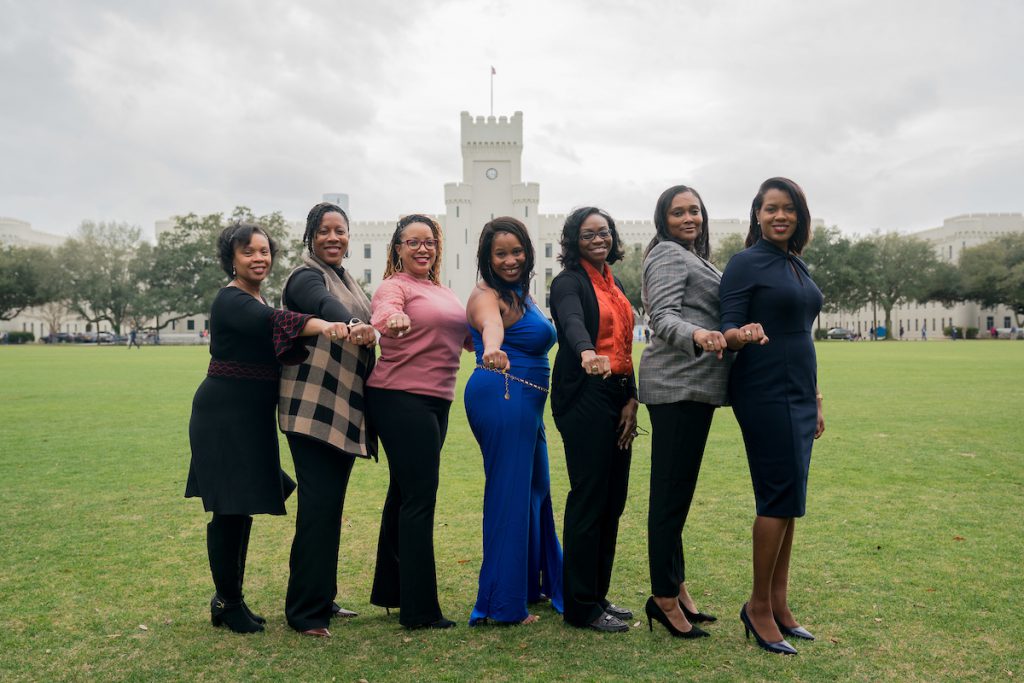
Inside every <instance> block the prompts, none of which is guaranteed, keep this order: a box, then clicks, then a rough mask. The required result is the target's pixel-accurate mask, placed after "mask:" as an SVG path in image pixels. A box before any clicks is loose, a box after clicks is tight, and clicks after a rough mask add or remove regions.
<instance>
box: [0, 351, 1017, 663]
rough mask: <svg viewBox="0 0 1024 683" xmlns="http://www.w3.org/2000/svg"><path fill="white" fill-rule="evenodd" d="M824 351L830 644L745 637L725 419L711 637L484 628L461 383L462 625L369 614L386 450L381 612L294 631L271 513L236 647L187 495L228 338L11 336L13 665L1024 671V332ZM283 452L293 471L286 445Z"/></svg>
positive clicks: (821, 488)
mask: <svg viewBox="0 0 1024 683" xmlns="http://www.w3.org/2000/svg"><path fill="white" fill-rule="evenodd" d="M818 354H819V373H820V386H821V389H822V391H823V393H824V395H825V401H826V403H825V406H826V424H827V431H826V434H825V436H824V437H823V438H822V439H821V441H819V442H818V445H817V446H816V448H815V452H814V458H813V463H812V468H811V482H810V497H809V501H808V514H807V517H805V518H804V519H803V520H801V521H800V522H799V524H798V527H797V538H796V546H795V551H794V568H793V577H792V591H791V602H792V605H793V608H794V611H795V612H796V614H797V615H798V616H799V618H800V619H801V620H802V622H803V623H804V624H805V625H806V626H807V627H808V628H809V629H810V630H811V631H812V632H814V633H815V634H816V635H817V636H818V638H819V639H818V641H817V642H814V643H808V644H804V643H799V642H796V643H795V644H796V645H797V647H798V648H799V650H800V656H799V657H778V656H773V655H768V654H765V653H762V652H761V651H760V650H758V649H757V648H756V646H754V645H753V644H752V643H750V642H746V641H745V640H744V638H743V630H742V626H741V625H740V622H739V619H738V618H737V613H738V611H739V608H740V606H741V605H742V603H743V601H744V600H745V597H746V595H747V594H748V591H749V581H750V568H749V555H750V536H749V527H750V522H751V521H752V518H753V495H752V493H751V488H750V480H749V476H748V473H747V466H746V460H745V457H744V455H743V452H742V446H741V441H740V438H739V432H738V429H737V427H736V424H735V421H734V420H733V417H732V414H731V412H730V411H729V410H728V409H724V410H721V411H719V413H718V414H717V416H716V420H715V424H714V426H713V427H712V434H711V439H710V442H709V445H708V450H707V454H706V456H705V461H704V469H703V471H702V473H701V480H700V485H699V487H698V489H697V494H696V497H695V500H694V506H693V509H692V510H691V513H690V520H689V523H688V524H687V528H686V534H685V538H684V542H685V546H686V550H687V553H688V555H687V564H688V570H689V571H688V574H689V585H690V587H691V591H692V592H693V593H694V595H695V596H697V597H698V601H699V605H700V606H701V607H702V608H703V609H704V610H705V611H709V612H712V613H715V614H717V615H718V616H719V617H720V620H719V622H718V623H716V624H713V625H711V626H710V630H711V632H712V637H711V638H705V639H700V640H698V641H693V642H691V641H677V640H674V639H671V638H670V637H669V636H668V634H667V633H666V632H665V631H664V630H663V629H660V628H659V630H656V631H655V632H654V633H653V634H652V633H649V632H648V631H647V624H646V618H645V619H644V620H643V623H642V625H641V626H639V627H637V628H634V629H632V631H631V632H630V633H627V634H621V635H604V634H599V633H595V632H589V631H579V630H576V629H570V628H568V627H566V626H564V625H563V624H562V623H561V619H560V618H559V617H558V616H557V615H556V614H555V613H554V612H553V611H552V610H551V609H550V608H548V607H542V608H540V609H539V611H538V613H539V614H540V615H541V621H540V622H539V623H537V624H535V625H532V626H526V627H481V628H474V629H471V628H468V627H467V626H466V621H467V619H468V617H469V613H470V610H471V608H472V605H473V601H474V598H475V594H476V575H477V571H478V569H479V564H480V552H481V551H480V517H481V513H480V511H481V496H482V491H483V473H482V467H481V462H480V455H479V451H478V449H477V445H476V443H475V441H474V440H473V438H472V435H471V434H470V432H469V428H468V426H467V425H466V420H465V413H464V411H463V407H462V405H461V383H460V389H459V394H458V395H459V397H460V398H459V399H458V400H456V402H455V404H454V405H453V408H452V427H451V429H450V431H449V437H448V443H447V446H446V449H445V453H444V455H443V459H442V466H441V490H440V492H439V503H438V510H437V518H436V519H437V526H436V529H435V546H436V553H437V565H438V567H437V568H438V576H439V582H440V596H441V605H442V608H443V609H444V610H445V613H446V615H447V616H449V617H450V618H452V619H455V620H457V621H458V622H459V626H458V627H457V628H455V629H451V630H449V631H444V632H423V631H415V632H408V631H405V630H403V629H402V628H400V627H399V625H398V622H397V618H396V617H395V616H390V617H388V616H385V614H384V610H382V609H378V608H375V607H372V606H370V605H369V603H368V598H369V592H370V581H371V577H372V572H373V558H374V551H375V547H376V538H377V531H378V522H379V515H380V507H381V504H382V502H383V499H384V492H385V489H386V486H387V466H386V464H385V463H384V462H383V460H382V462H381V463H379V464H375V463H372V462H363V461H360V462H358V463H357V464H356V469H355V472H354V473H353V476H352V481H351V484H350V486H349V494H348V500H347V504H346V509H345V523H344V531H343V536H342V560H341V566H340V578H339V585H340V595H339V602H340V603H341V604H343V605H344V606H346V607H349V608H351V609H355V610H357V611H358V612H360V616H359V617H358V618H357V619H354V620H351V621H347V622H344V623H337V622H336V623H335V625H334V628H333V631H334V635H335V637H334V638H333V639H331V640H320V639H312V638H304V637H300V636H299V635H297V634H296V633H294V632H293V631H291V630H290V629H289V628H288V627H287V626H286V624H285V622H284V615H283V609H284V607H283V605H284V592H285V585H286V580H287V566H288V550H289V544H290V542H291V536H292V524H293V521H294V520H293V517H292V516H287V517H266V516H261V517H258V518H257V520H256V524H255V525H254V529H253V538H252V546H251V548H250V553H249V567H248V572H247V574H246V596H247V600H248V602H249V604H250V605H251V606H252V607H253V609H255V610H256V611H258V612H261V613H263V614H264V615H266V616H267V617H268V619H269V624H268V628H267V631H266V633H264V634H260V635H256V636H237V635H234V634H231V633H229V632H227V631H226V630H223V629H214V628H212V627H211V626H210V623H209V608H208V601H209V598H210V595H211V593H212V585H211V580H210V576H209V567H208V565H207V561H206V551H205V542H204V537H205V536H204V534H205V523H206V521H207V520H206V516H205V515H204V514H203V512H202V506H201V504H200V503H199V502H198V501H196V500H185V499H184V498H183V497H182V492H183V490H184V484H185V475H186V472H187V468H188V458H189V455H188V454H189V447H188V440H187V424H188V417H189V410H190V403H191V398H192V393H193V392H194V390H195V388H196V386H198V384H199V382H200V381H201V380H202V378H203V376H204V374H205V369H206V361H207V350H206V348H201V347H191V348H172V347H165V348H152V347H146V348H144V349H143V350H142V351H136V350H132V351H131V352H128V351H126V350H125V348H124V347H118V348H95V347H61V348H49V347H39V346H30V347H0V378H2V390H0V481H2V486H0V503H2V505H0V508H2V510H3V522H2V524H0V680H4V681H14V680H104V681H106V680H146V681H148V680H186V679H187V680H192V679H202V680H243V679H245V680H251V679H261V680H267V679H269V680H338V681H356V680H359V679H366V680H368V681H383V680H468V679H482V680H490V681H505V680H523V679H544V680H546V679H568V680H627V679H629V680H637V679H640V680H651V679H657V680H667V679H671V678H676V679H679V680H780V679H794V680H802V681H825V680H832V681H846V680H856V681H876V680H894V681H908V680H910V681H936V680H1019V679H1021V678H1024V598H1022V591H1021V589H1022V586H1024V581H1022V563H1024V462H1022V442H1024V430H1022V428H1021V421H1022V418H1024V411H1022V409H1021V406H1022V401H1024V381H1022V378H1024V344H1021V343H1014V342H1008V341H1007V342H1001V341H978V342H960V343H949V342H929V343H927V344H922V343H855V344H851V343H843V342H828V343H823V344H819V345H818ZM463 360H464V363H463V372H462V375H461V377H460V379H461V381H463V382H464V381H465V378H466V377H467V376H468V367H469V362H470V357H469V356H468V355H465V356H464V357H463ZM640 415H641V424H643V425H645V426H647V415H646V411H645V410H644V409H641V412H640ZM548 434H549V438H550V441H551V444H550V447H551V475H552V476H551V479H552V488H553V499H554V504H555V514H556V516H557V517H558V520H557V521H558V525H559V528H560V527H561V520H560V516H561V512H562V509H563V507H564V501H565V494H566V491H567V479H566V474H565V463H564V458H563V455H562V447H561V441H560V440H559V438H558V433H557V431H556V430H555V429H554V427H553V425H551V424H550V422H549V431H548ZM649 446H650V439H649V437H646V438H645V437H641V438H640V439H638V441H637V444H636V446H635V453H634V457H633V470H632V476H631V483H630V495H629V502H628V504H627V508H626V512H625V514H624V516H623V518H622V525H621V530H620V535H619V547H618V555H617V563H616V568H615V575H614V578H613V583H612V593H611V595H610V597H611V598H612V600H613V601H614V602H616V603H617V604H619V605H624V606H629V607H631V608H633V610H634V611H635V612H637V613H638V614H640V613H642V608H643V603H644V601H645V600H646V598H647V595H648V592H649V587H648V575H647V560H646V558H647V555H646V507H647V492H648V471H649V469H648V466H649ZM282 459H283V462H284V464H285V468H286V469H289V470H290V469H291V462H290V457H289V456H288V451H287V445H286V444H285V442H284V440H283V439H282ZM289 511H290V513H292V512H294V500H292V501H289ZM656 627H657V625H656Z"/></svg>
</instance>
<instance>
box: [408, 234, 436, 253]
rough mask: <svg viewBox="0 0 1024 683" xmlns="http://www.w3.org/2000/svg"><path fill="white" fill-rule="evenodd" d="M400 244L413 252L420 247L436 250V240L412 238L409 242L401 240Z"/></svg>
mask: <svg viewBox="0 0 1024 683" xmlns="http://www.w3.org/2000/svg"><path fill="white" fill-rule="evenodd" d="M402 244H404V245H405V246H407V247H409V248H410V249H412V250H413V251H416V250H417V249H419V248H420V245H422V246H424V247H426V248H427V249H437V240H421V239H417V238H415V237H413V238H412V239H411V240H402Z"/></svg>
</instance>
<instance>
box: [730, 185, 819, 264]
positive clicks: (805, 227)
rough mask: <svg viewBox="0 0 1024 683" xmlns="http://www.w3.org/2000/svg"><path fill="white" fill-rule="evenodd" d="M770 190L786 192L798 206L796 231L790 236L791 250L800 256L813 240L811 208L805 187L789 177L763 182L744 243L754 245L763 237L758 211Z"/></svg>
mask: <svg viewBox="0 0 1024 683" xmlns="http://www.w3.org/2000/svg"><path fill="white" fill-rule="evenodd" d="M768 190H781V191H782V192H785V193H786V194H788V195H789V199H790V200H791V201H792V202H793V205H794V207H796V232H794V233H793V236H792V237H790V238H789V250H790V251H791V252H793V253H794V254H796V255H798V256H799V255H800V254H801V253H802V252H803V250H804V247H806V246H807V243H808V242H810V241H811V210H810V208H808V206H807V196H806V195H804V191H803V189H801V187H800V186H799V185H797V184H796V183H795V182H793V181H792V180H790V179H789V178H769V179H768V180H766V181H764V182H763V183H761V188H760V189H759V190H758V191H757V194H756V195H754V201H753V203H751V205H750V228H749V229H748V230H747V239H746V240H745V241H744V243H743V244H744V245H745V246H747V247H752V246H754V244H755V243H756V242H757V241H758V240H760V239H761V224H760V223H759V222H758V220H757V212H758V211H760V210H761V207H762V206H763V205H764V195H765V193H767V192H768Z"/></svg>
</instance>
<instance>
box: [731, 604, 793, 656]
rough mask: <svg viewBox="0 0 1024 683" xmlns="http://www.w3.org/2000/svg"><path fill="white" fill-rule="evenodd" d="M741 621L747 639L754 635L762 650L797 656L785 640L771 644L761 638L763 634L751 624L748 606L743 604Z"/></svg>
mask: <svg viewBox="0 0 1024 683" xmlns="http://www.w3.org/2000/svg"><path fill="white" fill-rule="evenodd" d="M740 621H742V622H743V631H744V633H745V635H746V636H747V638H748V639H749V638H750V634H751V633H753V634H754V639H755V640H757V645H758V647H760V648H761V649H762V650H766V651H768V652H771V653H773V654H777V655H795V654H797V651H796V648H795V647H793V646H792V645H790V644H789V643H787V642H786V641H785V640H780V641H779V642H777V643H769V642H768V641H767V640H765V639H764V638H762V637H761V634H759V633H758V632H757V630H756V629H755V628H754V625H753V624H752V623H750V617H749V616H747V604H746V603H743V607H742V608H741V609H740Z"/></svg>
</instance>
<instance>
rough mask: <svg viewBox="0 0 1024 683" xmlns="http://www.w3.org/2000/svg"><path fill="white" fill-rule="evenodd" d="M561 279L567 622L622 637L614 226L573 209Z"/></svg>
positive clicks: (628, 428) (627, 412) (557, 281)
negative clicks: (616, 597) (615, 580)
mask: <svg viewBox="0 0 1024 683" xmlns="http://www.w3.org/2000/svg"><path fill="white" fill-rule="evenodd" d="M560 242H561V247H562V251H561V255H560V256H559V257H558V260H559V261H560V262H561V264H562V268H563V270H562V272H561V273H559V274H558V275H557V276H555V278H554V280H552V282H551V315H552V317H553V318H554V322H555V329H556V330H557V332H558V352H557V354H556V355H555V367H554V370H553V372H552V387H551V412H552V415H553V416H554V419H555V426H556V427H557V428H558V431H559V432H560V433H561V435H562V441H563V442H564V444H565V464H566V468H567V469H568V471H569V486H570V489H569V495H568V496H567V498H566V502H565V528H564V531H563V533H562V542H563V543H564V548H565V564H564V572H563V577H564V579H563V584H562V587H563V590H564V592H565V594H564V600H565V615H564V619H565V622H566V623H568V624H570V625H572V626H577V627H581V628H592V629H596V630H598V631H606V632H621V631H628V630H629V626H628V624H627V623H626V620H628V619H632V618H633V613H632V612H631V611H630V610H628V609H624V608H622V607H617V606H615V605H614V604H612V603H611V602H609V601H608V597H607V596H608V590H609V586H610V584H611V577H612V565H613V563H614V561H615V543H616V539H617V536H618V531H619V517H620V516H621V515H622V511H623V509H624V508H625V505H626V491H627V489H628V486H629V464H630V458H631V456H632V444H633V438H634V437H635V436H636V411H637V406H638V403H637V400H636V381H635V380H634V378H633V361H632V348H633V308H632V306H631V305H630V303H629V300H628V299H627V298H626V295H625V293H624V292H623V290H622V283H621V282H619V281H618V279H616V278H615V276H614V275H613V273H612V269H611V264H613V263H615V262H617V261H619V260H620V259H622V257H623V248H622V244H621V242H620V240H619V235H618V233H617V232H616V230H615V221H613V220H612V218H611V216H609V215H608V214H607V213H606V212H604V211H602V210H601V209H598V208H595V207H583V208H580V209H576V210H575V211H573V212H572V213H571V214H569V216H568V218H566V220H565V225H564V226H563V228H562V236H561V240H560Z"/></svg>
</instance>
